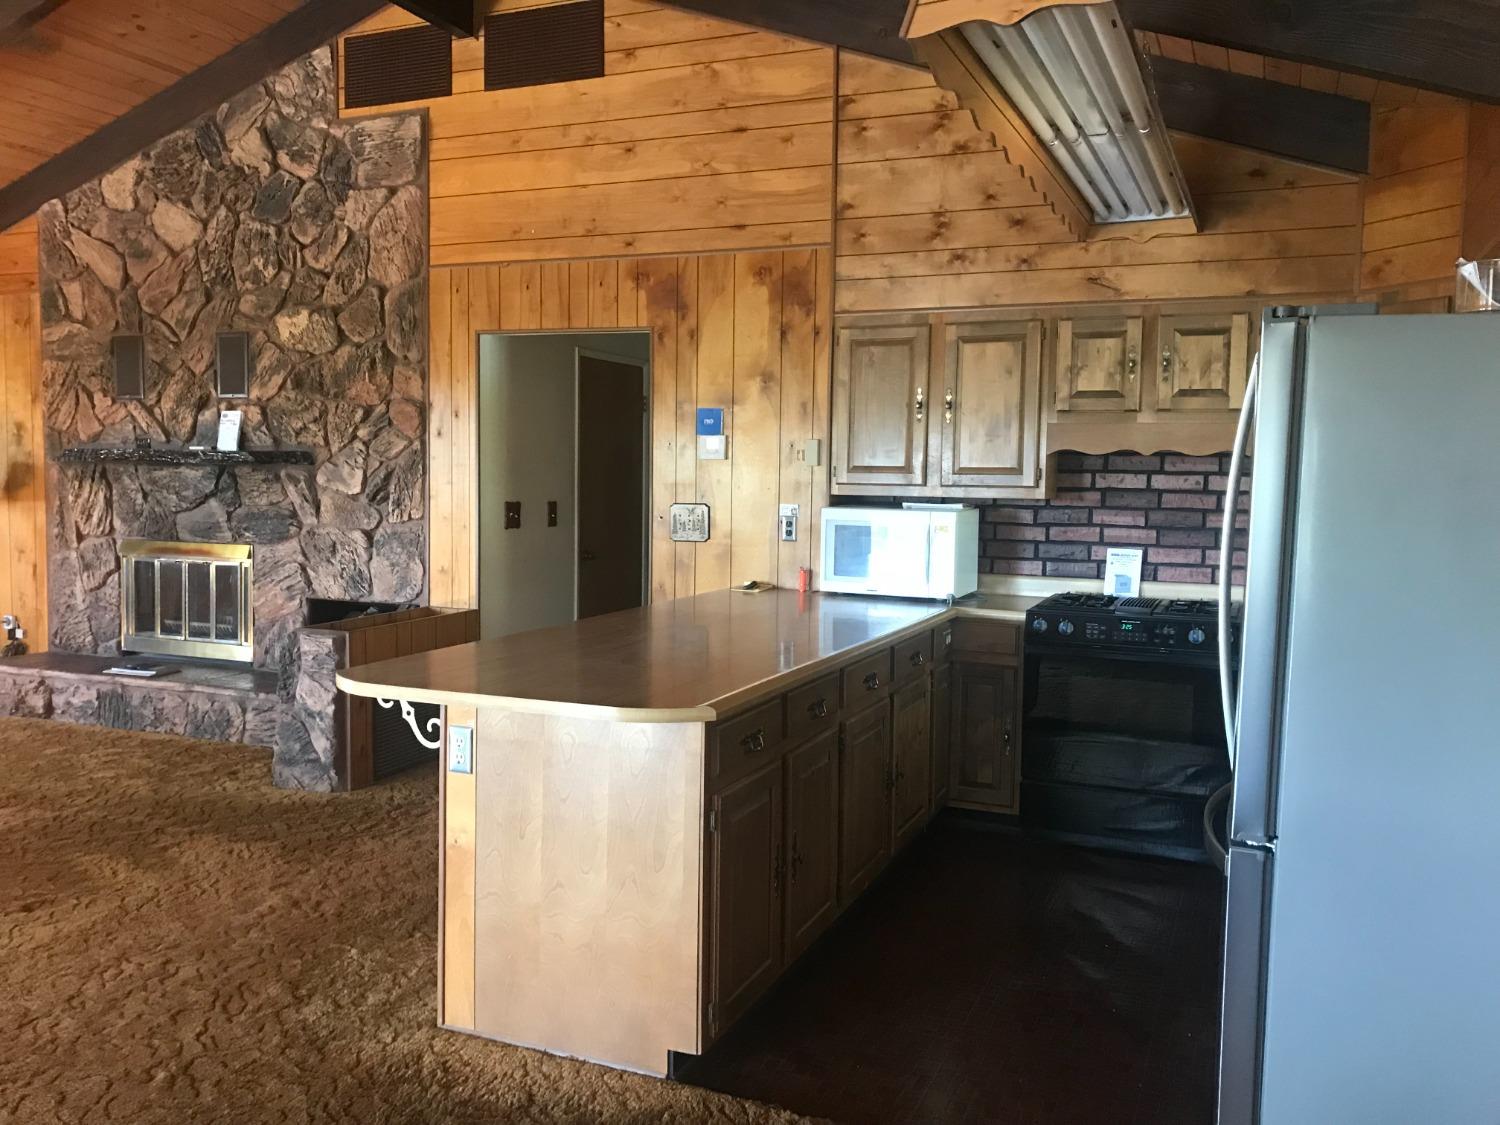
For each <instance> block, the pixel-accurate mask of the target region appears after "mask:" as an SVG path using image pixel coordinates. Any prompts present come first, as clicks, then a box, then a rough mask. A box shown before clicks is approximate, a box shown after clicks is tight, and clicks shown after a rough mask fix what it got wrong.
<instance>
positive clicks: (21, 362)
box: [0, 232, 47, 652]
mask: <svg viewBox="0 0 1500 1125" xmlns="http://www.w3.org/2000/svg"><path fill="white" fill-rule="evenodd" d="M3 237H4V236H0V238H3ZM32 246H33V252H32V260H33V262H34V260H35V249H34V248H35V234H34V232H33V234H32ZM40 325H41V310H40V308H39V307H38V302H37V294H36V278H35V268H34V266H33V273H32V284H31V288H30V289H29V290H17V291H14V292H5V291H3V290H0V614H5V613H13V614H15V615H16V616H17V617H18V618H19V619H20V621H21V624H22V625H23V626H24V627H25V629H26V643H27V645H28V646H29V647H30V648H31V650H32V651H33V652H40V651H41V650H43V649H45V648H46V647H47V547H46V544H47V517H46V508H47V504H46V476H47V474H46V458H45V450H44V449H43V445H42V395H41V328H40Z"/></svg>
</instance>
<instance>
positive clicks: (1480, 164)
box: [1463, 104, 1500, 258]
mask: <svg viewBox="0 0 1500 1125" xmlns="http://www.w3.org/2000/svg"><path fill="white" fill-rule="evenodd" d="M1468 160H1469V166H1468V175H1467V183H1466V188H1465V192H1464V195H1465V199H1464V231H1463V255H1464V257H1465V258H1496V257H1500V106H1493V105H1477V104H1476V105H1472V106H1470V107H1469V153H1468Z"/></svg>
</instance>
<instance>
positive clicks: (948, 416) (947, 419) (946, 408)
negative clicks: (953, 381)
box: [943, 391, 953, 425]
mask: <svg viewBox="0 0 1500 1125" xmlns="http://www.w3.org/2000/svg"><path fill="white" fill-rule="evenodd" d="M943 422H944V423H945V424H950V425H951V424H952V422H953V392H952V391H949V392H948V393H947V394H945V395H944V396H943Z"/></svg>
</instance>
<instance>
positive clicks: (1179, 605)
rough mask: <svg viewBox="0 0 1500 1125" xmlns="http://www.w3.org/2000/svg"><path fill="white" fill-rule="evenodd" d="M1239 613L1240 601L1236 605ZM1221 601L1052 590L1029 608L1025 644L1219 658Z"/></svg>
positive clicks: (1175, 659)
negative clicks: (1131, 596) (1056, 592)
mask: <svg viewBox="0 0 1500 1125" xmlns="http://www.w3.org/2000/svg"><path fill="white" fill-rule="evenodd" d="M1235 612H1236V615H1237V612H1238V607H1237V606H1236V607H1235ZM1218 618H1219V607H1218V603H1217V602H1213V601H1208V600H1206V599H1188V600H1179V599H1174V598H1122V597H1118V596H1116V595H1114V594H1084V593H1066V594H1053V595H1052V596H1051V597H1050V598H1048V599H1047V600H1046V601H1044V602H1042V603H1041V604H1039V605H1036V606H1033V607H1032V608H1031V609H1030V610H1029V611H1027V614H1026V644H1027V646H1028V647H1029V648H1031V649H1035V650H1042V651H1053V652H1056V651H1064V650H1073V649H1087V650H1094V651H1097V652H1098V653H1099V654H1101V655H1102V654H1104V653H1107V652H1117V653H1120V654H1122V655H1130V656H1133V657H1135V658H1137V659H1155V660H1166V661H1170V662H1172V663H1194V664H1197V663H1206V664H1216V663H1218V659H1219V655H1218V638H1219V620H1218Z"/></svg>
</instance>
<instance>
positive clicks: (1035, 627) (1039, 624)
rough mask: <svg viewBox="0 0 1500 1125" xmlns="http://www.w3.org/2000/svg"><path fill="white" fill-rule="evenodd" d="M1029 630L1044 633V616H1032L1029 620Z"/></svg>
mask: <svg viewBox="0 0 1500 1125" xmlns="http://www.w3.org/2000/svg"><path fill="white" fill-rule="evenodd" d="M1031 631H1032V632H1033V633H1036V634H1039V635H1040V634H1042V633H1045V632H1046V631H1047V619H1046V618H1045V617H1036V618H1033V619H1032V621H1031Z"/></svg>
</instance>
